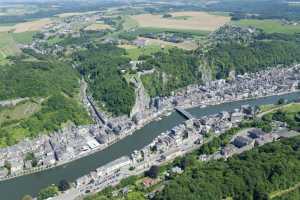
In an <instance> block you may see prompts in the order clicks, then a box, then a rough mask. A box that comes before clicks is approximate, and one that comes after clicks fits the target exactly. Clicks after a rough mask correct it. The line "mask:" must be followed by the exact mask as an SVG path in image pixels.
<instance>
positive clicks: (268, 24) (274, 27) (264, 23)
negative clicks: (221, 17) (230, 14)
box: [233, 19, 300, 34]
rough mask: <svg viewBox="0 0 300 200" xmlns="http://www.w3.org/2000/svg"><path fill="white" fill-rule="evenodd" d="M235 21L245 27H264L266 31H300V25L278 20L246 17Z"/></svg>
mask: <svg viewBox="0 0 300 200" xmlns="http://www.w3.org/2000/svg"><path fill="white" fill-rule="evenodd" d="M233 23H234V24H237V25H240V26H244V27H247V26H253V27H256V28H260V29H263V30H264V31H265V32H266V33H285V34H293V33H300V25H285V24H283V23H282V22H280V21H278V20H256V19H245V20H239V21H236V22H233Z"/></svg>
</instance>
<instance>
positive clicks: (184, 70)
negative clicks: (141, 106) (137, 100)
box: [138, 49, 201, 97]
mask: <svg viewBox="0 0 300 200" xmlns="http://www.w3.org/2000/svg"><path fill="white" fill-rule="evenodd" d="M199 66H200V63H199V59H198V58H197V56H195V55H193V54H192V53H191V52H187V51H183V50H180V49H170V50H169V52H166V53H165V52H158V53H155V54H153V56H149V57H146V58H145V60H144V63H143V64H141V65H139V66H138V67H139V69H140V70H145V69H146V70H147V69H148V70H149V69H152V68H153V69H155V72H154V73H153V74H148V75H144V76H142V81H143V84H144V86H145V88H146V89H147V90H148V92H149V94H150V96H152V97H153V96H165V95H170V94H171V92H172V91H174V90H176V89H179V88H182V87H185V86H188V85H190V84H193V83H197V82H200V81H201V72H200V69H199Z"/></svg>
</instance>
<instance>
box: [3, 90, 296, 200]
mask: <svg viewBox="0 0 300 200" xmlns="http://www.w3.org/2000/svg"><path fill="white" fill-rule="evenodd" d="M280 98H285V99H287V100H297V99H299V98H300V93H299V92H296V93H289V94H286V95H283V96H278V95H275V96H270V97H266V98H260V99H254V100H251V101H247V100H244V101H237V102H232V103H225V104H219V105H217V106H207V107H206V108H194V109H192V110H191V113H195V114H196V115H197V117H199V116H204V115H210V114H216V113H218V112H220V111H221V110H225V111H226V110H233V109H234V108H238V107H240V105H243V104H253V103H257V104H258V105H264V104H272V103H277V102H278V100H279V99H280ZM166 114H168V112H167V113H166ZM183 121H184V118H183V117H181V116H180V115H179V114H177V113H174V112H173V113H172V114H171V115H169V116H166V117H162V120H160V121H152V122H150V123H149V124H147V125H145V126H144V127H143V128H141V129H139V130H137V131H136V133H134V134H132V135H129V136H128V137H126V138H124V139H123V140H120V141H118V142H117V143H115V144H112V145H111V146H109V147H107V148H105V149H104V150H102V151H99V152H95V153H94V154H91V155H89V156H85V157H83V158H81V159H78V160H76V161H74V162H71V163H68V164H66V165H62V166H58V167H56V168H54V169H49V170H46V171H43V172H39V173H35V174H31V175H26V176H22V177H18V178H15V179H11V180H7V181H3V182H1V183H0V192H1V193H2V194H5V195H4V198H5V199H10V200H19V199H20V198H21V197H22V196H23V195H25V194H31V195H32V196H35V195H37V192H38V191H39V190H40V189H41V188H44V187H47V186H49V185H51V184H56V183H58V182H59V181H60V180H61V179H67V180H69V181H72V182H73V181H75V180H76V179H77V178H78V177H80V176H82V175H84V174H88V173H89V172H90V171H92V170H95V169H96V168H98V167H99V166H102V165H104V164H106V163H108V162H110V161H112V160H115V159H117V158H119V157H122V156H124V155H130V154H131V153H132V152H133V151H134V150H136V149H141V148H143V147H144V146H146V145H148V144H149V143H151V142H152V141H153V139H154V138H155V137H156V136H157V135H159V134H161V133H162V132H165V131H167V130H170V129H172V128H173V127H174V126H176V125H178V124H180V123H182V122H183ZM15 187H18V188H20V189H19V190H18V193H16V192H15V190H13V188H15Z"/></svg>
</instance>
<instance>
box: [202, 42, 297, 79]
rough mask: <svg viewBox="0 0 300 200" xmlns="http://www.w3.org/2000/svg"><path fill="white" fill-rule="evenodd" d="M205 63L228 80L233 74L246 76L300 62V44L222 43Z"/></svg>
mask: <svg viewBox="0 0 300 200" xmlns="http://www.w3.org/2000/svg"><path fill="white" fill-rule="evenodd" d="M204 59H205V60H207V63H208V65H209V66H210V67H211V68H213V69H215V75H216V78H217V79H220V78H226V77H227V76H228V75H229V72H230V71H231V70H235V71H236V72H237V73H238V74H243V73H246V72H256V71H259V70H262V69H266V68H269V67H275V66H277V65H279V64H283V65H290V64H293V63H294V62H299V61H300V43H298V42H295V41H294V40H292V41H283V40H255V41H254V42H253V43H250V44H248V45H244V44H239V43H234V42H232V43H219V44H218V45H217V46H215V47H214V48H212V49H211V50H209V51H208V52H207V53H205V55H204Z"/></svg>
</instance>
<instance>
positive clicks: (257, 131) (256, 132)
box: [248, 128, 266, 139]
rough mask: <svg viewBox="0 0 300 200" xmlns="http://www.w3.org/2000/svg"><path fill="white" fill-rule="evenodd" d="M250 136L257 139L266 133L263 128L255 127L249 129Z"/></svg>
mask: <svg viewBox="0 0 300 200" xmlns="http://www.w3.org/2000/svg"><path fill="white" fill-rule="evenodd" d="M248 133H249V137H251V138H252V139H257V138H261V137H263V136H264V135H265V134H266V133H265V132H263V131H262V130H261V129H258V128H255V129H251V130H249V131H248Z"/></svg>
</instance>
